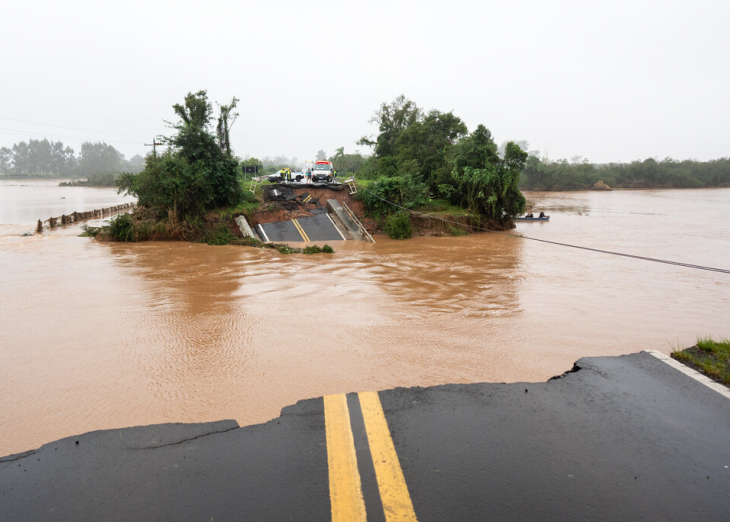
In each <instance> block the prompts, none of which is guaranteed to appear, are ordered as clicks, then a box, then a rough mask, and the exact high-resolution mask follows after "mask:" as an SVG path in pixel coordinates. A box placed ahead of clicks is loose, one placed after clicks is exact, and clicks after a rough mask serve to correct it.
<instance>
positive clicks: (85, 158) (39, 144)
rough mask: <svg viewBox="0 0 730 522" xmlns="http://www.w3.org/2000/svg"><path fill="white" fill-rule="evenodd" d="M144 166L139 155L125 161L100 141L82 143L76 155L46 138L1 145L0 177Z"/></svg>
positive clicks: (62, 174)
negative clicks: (7, 145) (5, 145)
mask: <svg viewBox="0 0 730 522" xmlns="http://www.w3.org/2000/svg"><path fill="white" fill-rule="evenodd" d="M143 168H144V158H143V157H142V156H139V155H136V156H134V157H132V159H130V160H129V161H127V160H126V159H125V158H124V155H123V154H122V153H121V152H119V151H118V150H117V149H115V148H114V147H112V146H111V145H108V144H107V143H103V142H94V143H92V142H88V141H87V142H84V143H83V144H82V145H81V151H80V152H79V155H78V156H76V155H75V154H74V150H73V149H72V148H71V147H67V146H64V144H63V143H62V142H60V141H48V140H47V139H45V138H44V139H42V140H30V141H28V143H26V142H24V141H21V142H20V143H16V144H15V145H13V146H12V147H11V148H8V147H2V148H0V176H1V175H4V176H39V177H49V178H86V177H89V176H91V175H93V174H105V173H106V174H108V173H118V172H139V171H140V170H142V169H143Z"/></svg>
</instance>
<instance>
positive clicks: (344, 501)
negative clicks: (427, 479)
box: [324, 392, 416, 522]
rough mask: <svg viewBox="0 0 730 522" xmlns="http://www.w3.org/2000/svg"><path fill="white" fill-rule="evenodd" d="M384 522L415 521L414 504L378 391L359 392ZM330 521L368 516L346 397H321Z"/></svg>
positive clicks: (359, 520)
mask: <svg viewBox="0 0 730 522" xmlns="http://www.w3.org/2000/svg"><path fill="white" fill-rule="evenodd" d="M358 398H359V400H360V408H361V409H362V416H363V420H364V422H365V432H366V433H367V440H368V445H369V446H370V454H371V455H372V458H373V467H374V468H375V478H376V480H377V482H378V490H379V492H380V499H381V501H382V504H383V511H384V513H385V519H386V521H387V522H395V521H409V522H410V521H413V522H415V521H416V514H415V512H414V511H413V503H412V502H411V496H410V494H409V493H408V486H407V485H406V481H405V478H404V477H403V470H402V469H401V467H400V462H399V461H398V454H397V453H396V451H395V446H394V445H393V439H392V438H391V437H390V430H389V429H388V423H387V421H386V420H385V414H384V413H383V407H382V405H381V404H380V398H379V397H378V394H377V393H376V392H362V393H358ZM324 418H325V431H326V435H327V465H328V467H329V483H330V503H331V506H332V521H333V522H341V521H348V522H349V521H357V522H365V521H366V520H367V513H366V510H365V501H364V499H363V495H362V487H361V483H360V472H359V471H358V467H357V456H356V453H355V441H354V438H353V436H352V427H351V424H350V412H349V409H348V407H347V397H346V396H345V395H328V396H326V397H324Z"/></svg>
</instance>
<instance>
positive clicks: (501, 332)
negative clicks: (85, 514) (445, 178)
mask: <svg viewBox="0 0 730 522" xmlns="http://www.w3.org/2000/svg"><path fill="white" fill-rule="evenodd" d="M3 183H6V182H3ZM55 190H56V191H58V190H69V191H80V192H79V197H82V198H85V197H86V196H88V197H92V195H94V194H95V195H96V196H95V197H99V196H101V197H104V198H106V197H109V198H110V199H111V201H106V200H104V201H105V203H108V204H116V203H118V202H121V200H120V199H119V197H118V196H116V195H115V193H114V191H113V190H107V191H106V192H105V193H102V192H88V191H94V190H101V189H89V188H81V189H77V188H75V189H55ZM30 192H31V191H30V190H28V192H27V193H26V195H27V196H28V197H31V195H30ZM11 194H12V195H11ZM19 194H20V195H19ZM35 196H37V194H36V195H35ZM35 196H33V197H35ZM527 196H528V199H529V200H531V201H532V202H533V203H534V206H535V209H536V211H540V210H545V211H546V212H547V213H548V214H550V215H551V216H552V218H551V220H550V222H549V223H521V224H520V225H519V226H518V228H517V230H514V231H512V233H513V234H524V235H527V236H531V237H536V238H543V239H549V240H554V241H561V242H566V243H572V244H577V245H583V246H588V247H594V248H601V249H607V250H617V251H622V252H627V253H632V254H638V255H644V256H650V257H658V258H666V259H672V260H676V261H682V262H687V263H693V264H700V265H709V266H715V267H721V268H730V227H729V226H728V219H727V218H728V215H727V214H728V213H730V189H716V190H685V191H680V190H663V191H616V192H607V193H593V192H578V193H552V194H551V193H532V194H527ZM51 197H53V198H55V197H56V196H55V195H52V196H51ZM41 199H42V198H41ZM67 199H68V197H67ZM64 201H65V200H64ZM81 201H83V202H85V201H86V200H85V199H82V200H81ZM57 203H58V202H56V203H53V202H49V201H45V202H44V201H40V202H38V203H37V204H38V205H40V207H41V208H40V209H39V210H38V211H37V212H28V213H27V215H28V216H29V218H28V222H29V223H31V224H32V223H33V222H34V221H35V220H36V219H38V218H43V219H46V218H47V217H49V216H50V215H59V214H60V213H61V212H59V211H58V208H54V207H53V205H55V204H57ZM81 204H82V203H81V202H75V203H74V205H75V207H74V208H69V209H68V210H65V212H71V211H73V210H77V211H83V210H90V209H92V208H95V207H99V206H102V204H101V202H94V203H93V204H90V206H83V207H80V206H79V205H81ZM18 205H22V206H27V201H26V200H25V199H24V197H23V193H22V191H20V189H17V190H15V189H14V191H12V192H11V191H10V190H9V188H8V187H7V186H5V185H0V216H2V219H0V222H2V220H6V221H8V218H7V216H11V217H12V216H25V215H26V214H24V213H23V212H26V211H22V212H21V211H20V210H18V209H17V206H18ZM44 205H45V206H44ZM21 219H26V218H25V217H22V218H18V219H15V220H13V219H10V220H9V222H10V224H8V223H5V224H4V225H2V226H3V227H4V228H2V229H0V230H1V231H0V233H1V234H2V236H0V289H1V291H0V455H6V454H9V453H13V452H19V451H23V450H27V449H31V448H35V447H37V446H39V445H41V444H43V443H45V442H48V441H51V440H54V439H57V438H60V437H65V436H70V435H74V434H78V433H82V432H86V431H91V430H98V429H108V428H119V427H125V426H132V425H140V424H153V423H162V422H201V421H210V420H217V419H228V418H232V419H236V420H237V421H238V422H239V424H242V425H244V424H251V423H258V422H263V421H266V420H268V419H271V418H273V417H276V416H277V415H278V414H279V411H280V409H281V408H282V407H284V406H286V405H289V404H292V403H295V402H296V401H298V400H301V399H306V398H310V397H316V396H320V395H324V394H330V393H343V392H351V391H361V390H379V389H385V388H392V387H395V386H429V385H435V384H444V383H451V382H455V383H468V382H482V381H492V382H494V381H496V382H504V381H506V382H514V381H544V380H546V379H548V378H549V377H551V376H553V375H556V374H560V373H562V372H564V371H566V370H568V369H570V368H571V367H572V365H573V362H574V361H575V360H576V359H578V358H580V357H585V356H595V355H617V354H623V353H629V352H635V351H639V350H644V349H658V350H662V351H664V352H667V353H668V352H669V351H670V350H671V345H678V346H686V345H690V344H692V343H693V342H694V340H695V338H696V337H697V336H698V335H702V336H704V335H714V336H716V337H727V336H730V276H728V275H726V274H720V273H712V272H704V271H698V270H690V269H686V268H680V267H674V266H667V265H662V264H657V263H651V262H646V261H639V260H633V259H626V258H621V257H615V256H608V255H603V254H598V253H593V252H587V251H581V250H575V249H570V248H564V247H559V246H556V245H550V244H543V243H537V242H532V241H528V240H525V239H521V238H515V237H508V236H505V235H500V234H492V233H482V234H473V235H471V236H467V237H444V238H416V239H412V240H408V241H391V240H388V239H386V238H383V237H376V240H377V243H376V244H375V245H370V244H366V243H359V242H352V241H348V242H346V243H338V244H335V245H334V247H335V250H336V253H335V254H334V255H331V256H326V255H320V256H303V255H289V256H282V255H279V254H278V253H276V252H271V251H263V250H257V249H252V248H245V247H213V246H207V245H198V244H187V243H147V244H103V243H97V242H95V241H93V240H89V239H86V238H80V237H76V234H77V233H78V229H77V228H76V227H75V226H69V227H66V228H64V229H59V230H56V231H54V232H53V233H49V232H46V233H44V234H43V235H36V236H31V237H19V236H18V235H14V234H15V232H13V231H14V230H15V228H13V227H14V226H15V225H17V223H15V222H16V221H17V222H19V223H20V222H21ZM11 224H14V225H13V226H11ZM16 228H17V227H16ZM21 228H22V227H21Z"/></svg>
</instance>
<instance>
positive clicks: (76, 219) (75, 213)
mask: <svg viewBox="0 0 730 522" xmlns="http://www.w3.org/2000/svg"><path fill="white" fill-rule="evenodd" d="M78 220H79V213H78V212H76V211H75V210H74V223H76V222H77V221H78Z"/></svg>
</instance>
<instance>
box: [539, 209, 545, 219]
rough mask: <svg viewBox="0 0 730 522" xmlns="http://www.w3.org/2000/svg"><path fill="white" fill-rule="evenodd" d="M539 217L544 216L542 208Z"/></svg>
mask: <svg viewBox="0 0 730 522" xmlns="http://www.w3.org/2000/svg"><path fill="white" fill-rule="evenodd" d="M540 217H541V218H544V217H545V212H543V211H542V210H541V211H540Z"/></svg>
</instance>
